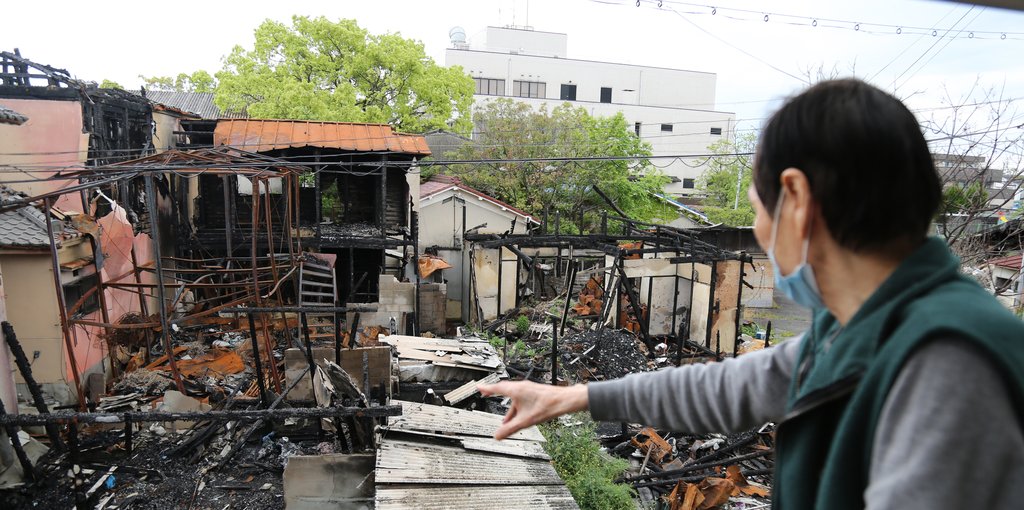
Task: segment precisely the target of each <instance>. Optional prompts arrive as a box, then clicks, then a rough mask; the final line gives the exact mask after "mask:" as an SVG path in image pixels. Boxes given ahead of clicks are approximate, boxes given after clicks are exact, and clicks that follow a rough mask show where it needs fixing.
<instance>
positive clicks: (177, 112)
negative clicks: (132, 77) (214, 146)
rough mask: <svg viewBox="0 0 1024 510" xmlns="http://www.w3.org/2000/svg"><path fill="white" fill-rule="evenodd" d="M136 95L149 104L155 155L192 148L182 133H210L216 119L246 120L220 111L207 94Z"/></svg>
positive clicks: (164, 92)
mask: <svg viewBox="0 0 1024 510" xmlns="http://www.w3.org/2000/svg"><path fill="white" fill-rule="evenodd" d="M137 94H139V95H140V96H142V97H145V98H146V99H148V100H149V101H150V102H152V103H153V122H154V123H155V124H156V126H155V128H154V130H153V145H154V146H155V148H156V150H157V152H162V151H165V150H168V149H175V148H186V147H187V146H188V145H190V144H191V145H193V146H194V145H196V144H192V143H191V140H190V138H189V137H188V136H187V135H186V134H185V132H186V131H193V132H196V131H207V132H212V131H213V128H214V127H216V125H217V124H216V121H217V119H245V118H248V115H247V114H246V113H245V112H233V111H221V109H220V108H218V107H217V105H216V104H214V102H213V93H211V92H179V91H176V90H145V89H143V90H140V91H139V92H137ZM208 147H209V146H207V147H205V148H208ZM193 148H197V147H193Z"/></svg>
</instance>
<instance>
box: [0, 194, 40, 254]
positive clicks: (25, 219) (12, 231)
mask: <svg viewBox="0 0 1024 510" xmlns="http://www.w3.org/2000/svg"><path fill="white" fill-rule="evenodd" d="M24 197H25V195H24V194H22V193H18V192H17V191H14V190H12V189H11V188H8V187H7V186H4V185H0V203H4V204H6V203H8V202H10V201H12V200H16V199H19V198H24ZM49 246H50V238H49V237H47V234H46V215H45V214H43V212H42V211H40V210H39V209H38V208H36V207H34V206H28V207H22V208H20V209H15V210H13V211H7V212H4V213H0V247H18V248H49Z"/></svg>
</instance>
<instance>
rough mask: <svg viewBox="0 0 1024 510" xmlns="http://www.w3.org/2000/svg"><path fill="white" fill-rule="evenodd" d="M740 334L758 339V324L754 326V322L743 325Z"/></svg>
mask: <svg viewBox="0 0 1024 510" xmlns="http://www.w3.org/2000/svg"><path fill="white" fill-rule="evenodd" d="M740 333H742V334H744V335H747V336H749V337H751V338H754V337H756V336H757V324H754V323H753V322H751V323H746V324H743V325H742V326H740Z"/></svg>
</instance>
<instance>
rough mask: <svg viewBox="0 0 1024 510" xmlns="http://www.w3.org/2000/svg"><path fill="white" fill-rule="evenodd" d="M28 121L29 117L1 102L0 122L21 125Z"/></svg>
mask: <svg viewBox="0 0 1024 510" xmlns="http://www.w3.org/2000/svg"><path fill="white" fill-rule="evenodd" d="M27 121H28V117H26V116H24V115H22V114H20V113H18V112H16V111H14V110H12V109H10V108H7V107H5V106H4V105H2V104H0V124H14V125H15V126H20V125H22V124H24V123H25V122H27Z"/></svg>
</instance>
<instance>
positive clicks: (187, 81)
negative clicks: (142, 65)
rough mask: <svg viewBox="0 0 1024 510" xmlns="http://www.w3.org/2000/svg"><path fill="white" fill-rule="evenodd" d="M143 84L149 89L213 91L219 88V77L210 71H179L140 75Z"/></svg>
mask: <svg viewBox="0 0 1024 510" xmlns="http://www.w3.org/2000/svg"><path fill="white" fill-rule="evenodd" d="M139 78H140V79H141V80H142V85H143V86H144V87H146V89H147V90H170V91H177V92H204V93H209V92H213V91H214V89H216V88H217V79H216V78H214V77H213V76H212V75H211V74H210V73H208V72H206V71H203V70H201V69H200V70H199V71H194V72H193V73H192V74H186V73H178V76H175V77H174V78H171V77H170V76H143V75H141V74H140V75H139Z"/></svg>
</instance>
